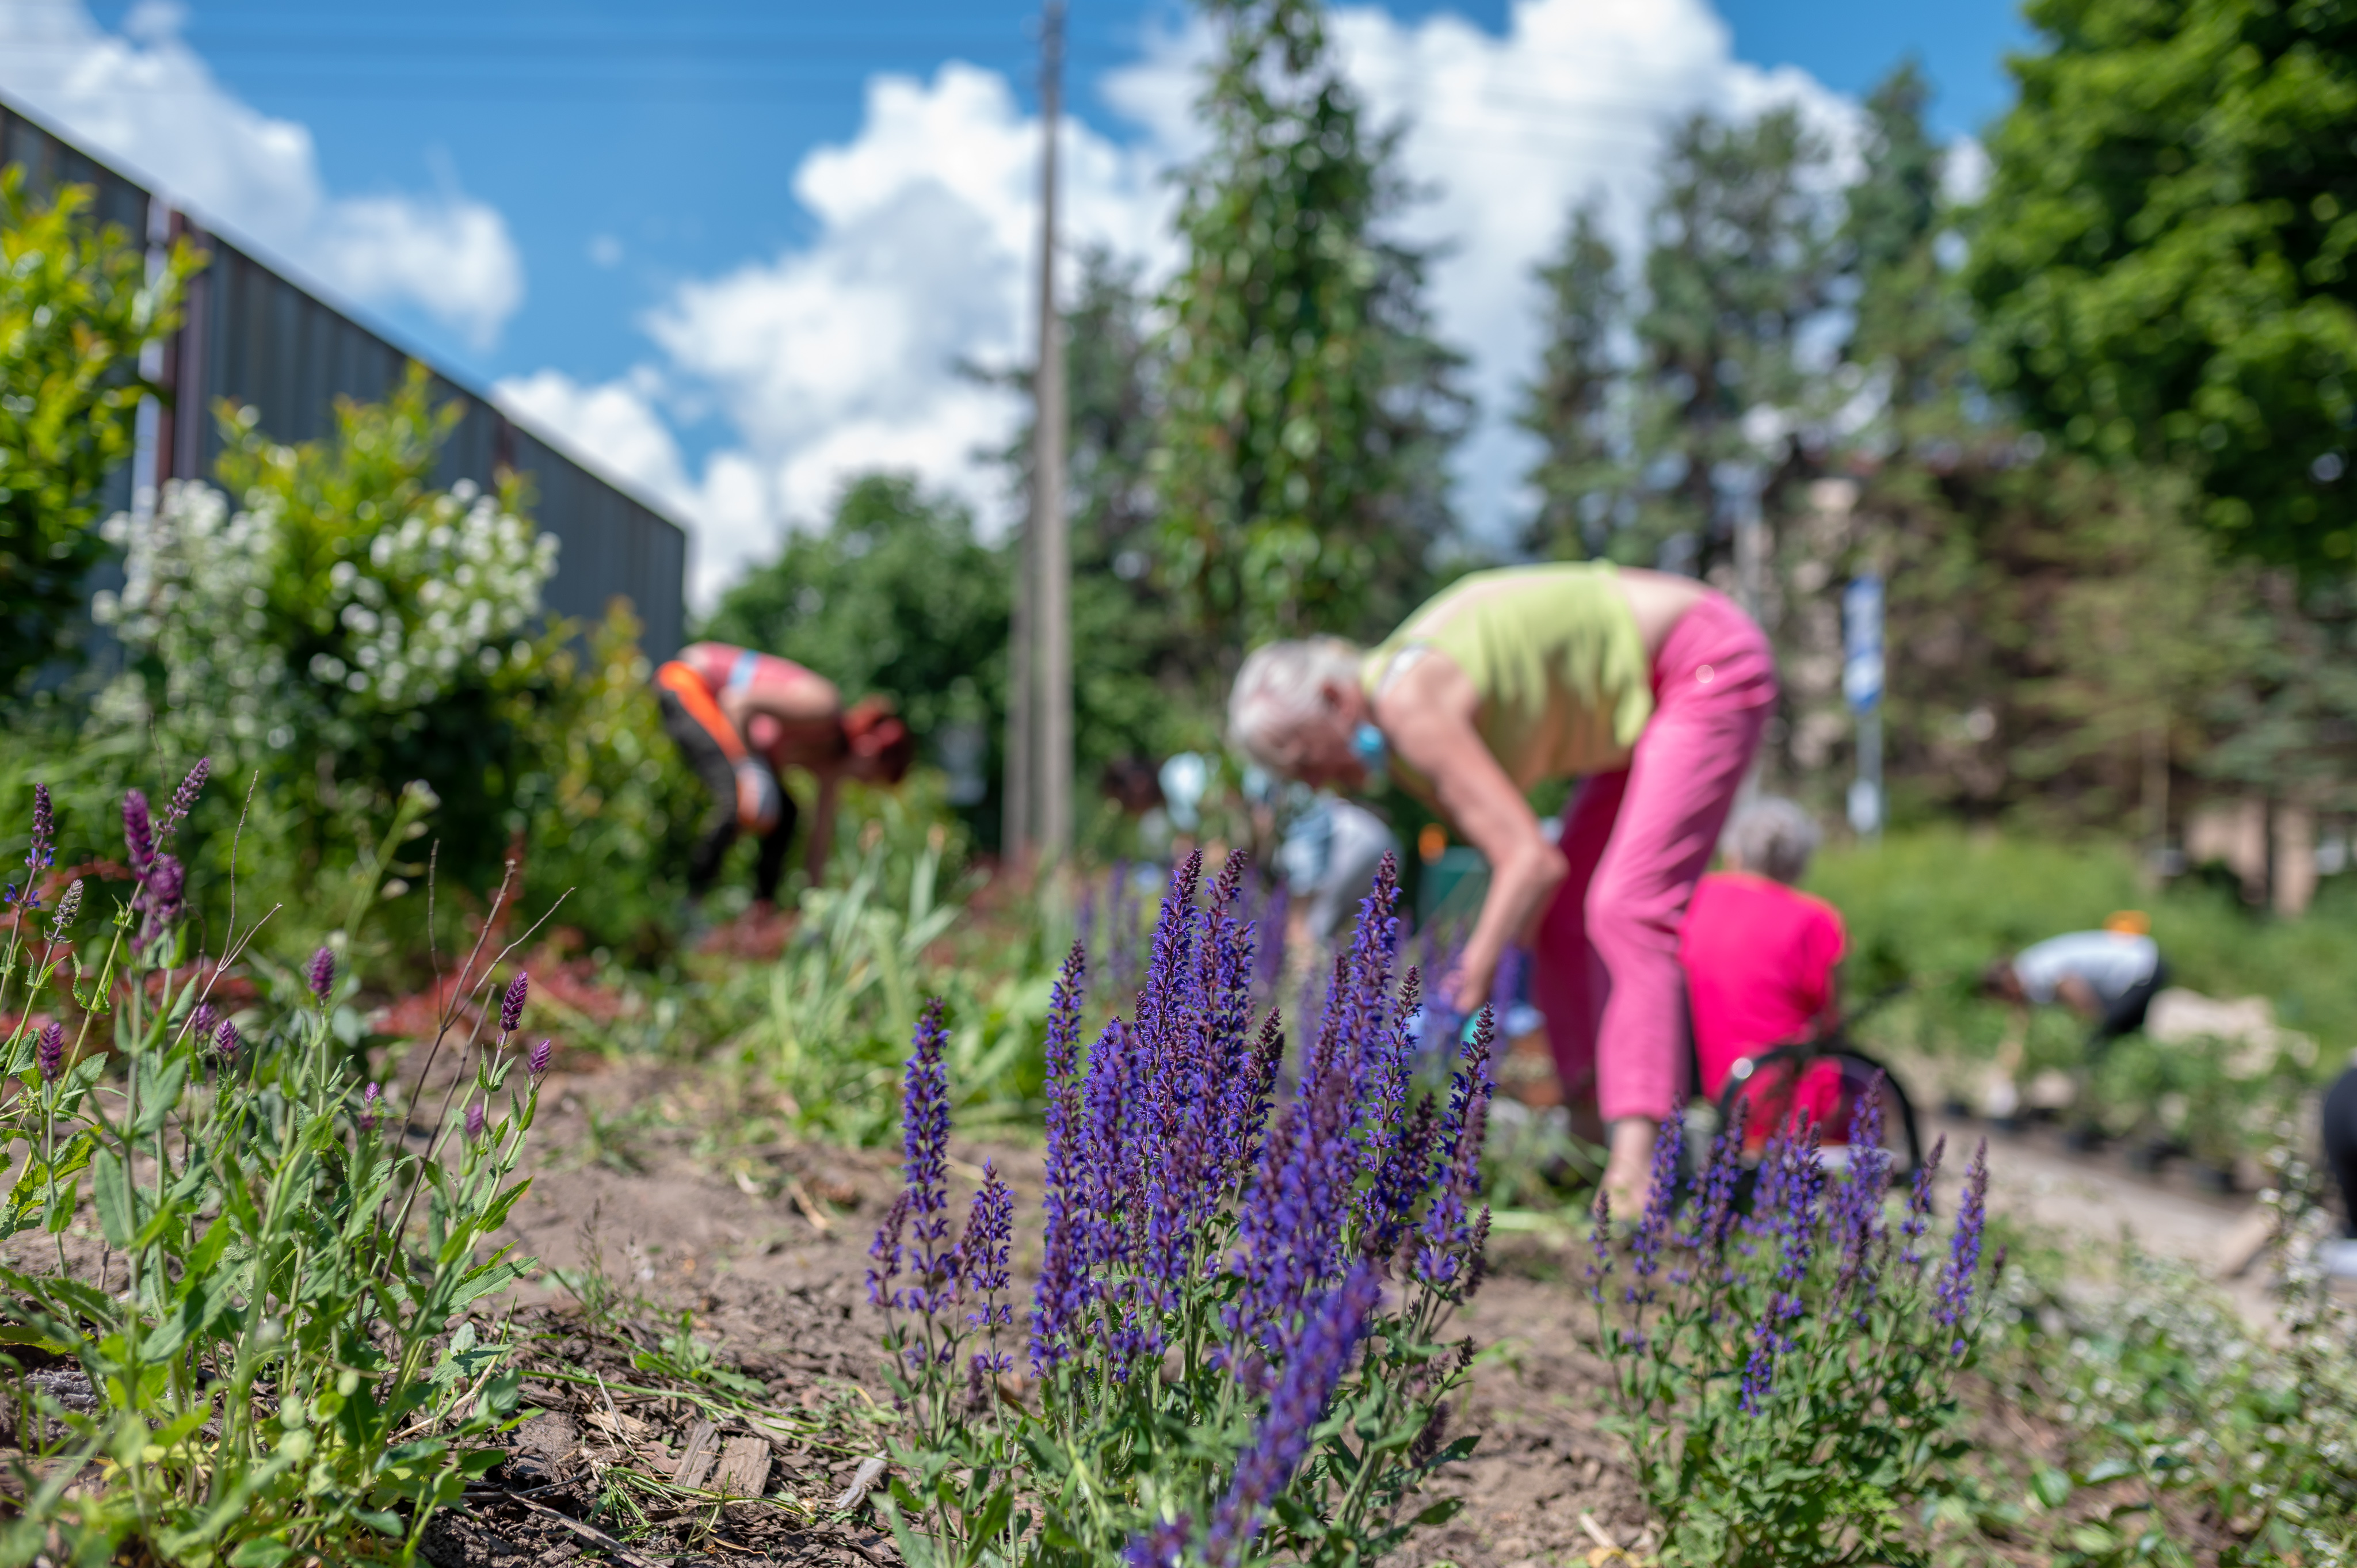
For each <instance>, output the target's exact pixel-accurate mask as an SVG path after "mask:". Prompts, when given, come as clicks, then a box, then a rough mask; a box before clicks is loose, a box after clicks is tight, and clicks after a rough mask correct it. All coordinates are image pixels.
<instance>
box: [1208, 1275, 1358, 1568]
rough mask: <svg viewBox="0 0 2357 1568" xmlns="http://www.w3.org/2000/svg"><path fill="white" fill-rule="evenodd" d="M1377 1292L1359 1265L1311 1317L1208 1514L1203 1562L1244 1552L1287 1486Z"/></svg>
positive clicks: (1222, 1564) (1216, 1562)
mask: <svg viewBox="0 0 2357 1568" xmlns="http://www.w3.org/2000/svg"><path fill="white" fill-rule="evenodd" d="M1382 1294H1383V1287H1382V1284H1381V1282H1380V1281H1379V1280H1378V1279H1377V1278H1376V1275H1375V1272H1374V1270H1372V1269H1371V1268H1369V1267H1367V1266H1366V1265H1365V1264H1364V1263H1361V1264H1358V1265H1356V1266H1354V1267H1353V1268H1352V1269H1351V1273H1350V1274H1349V1275H1348V1276H1347V1277H1346V1278H1345V1279H1344V1280H1343V1282H1342V1283H1341V1284H1340V1286H1338V1287H1337V1288H1335V1289H1333V1290H1331V1291H1329V1292H1328V1293H1327V1294H1326V1297H1325V1299H1324V1300H1323V1301H1322V1302H1320V1303H1319V1304H1318V1306H1317V1308H1316V1310H1315V1311H1314V1313H1313V1314H1312V1315H1311V1316H1310V1319H1309V1322H1308V1326H1307V1327H1306V1328H1305V1329H1304V1331H1303V1333H1302V1336H1301V1339H1300V1342H1299V1344H1298V1345H1297V1347H1296V1348H1295V1351H1294V1354H1293V1355H1292V1356H1291V1357H1290V1358H1289V1359H1287V1360H1286V1367H1285V1372H1284V1376H1283V1377H1282V1378H1281V1379H1280V1380H1278V1382H1277V1386H1276V1391H1275V1393H1274V1394H1272V1395H1271V1396H1270V1398H1269V1402H1268V1413H1267V1414H1266V1415H1265V1416H1264V1417H1262V1419H1261V1423H1260V1430H1259V1432H1258V1433H1257V1434H1255V1435H1254V1440H1253V1445H1252V1447H1251V1448H1250V1449H1248V1450H1246V1451H1245V1453H1244V1455H1243V1457H1242V1458H1241V1459H1239V1460H1237V1462H1236V1469H1235V1476H1234V1478H1233V1479H1232V1481H1231V1482H1230V1483H1229V1486H1228V1491H1227V1495H1226V1496H1225V1497H1223V1498H1221V1499H1220V1506H1219V1508H1218V1509H1217V1510H1216V1511H1214V1512H1213V1514H1212V1515H1211V1529H1210V1530H1209V1531H1207V1532H1206V1535H1205V1538H1204V1542H1203V1560H1204V1561H1205V1562H1206V1563H1210V1564H1211V1565H1212V1568H1227V1565H1229V1564H1232V1563H1237V1562H1238V1561H1240V1560H1241V1559H1242V1558H1243V1556H1244V1555H1245V1554H1246V1552H1248V1551H1249V1550H1250V1548H1251V1546H1252V1542H1253V1539H1254V1537H1255V1536H1256V1535H1258V1534H1259V1533H1260V1527H1261V1521H1262V1520H1263V1519H1264V1518H1265V1516H1266V1514H1267V1511H1268V1508H1269V1505H1270V1504H1271V1503H1273V1502H1274V1501H1275V1499H1276V1498H1277V1496H1278V1495H1279V1494H1280V1493H1282V1492H1283V1491H1284V1490H1285V1488H1286V1487H1287V1486H1289V1485H1291V1484H1292V1481H1293V1476H1294V1472H1295V1471H1296V1470H1297V1469H1298V1468H1299V1467H1300V1465H1301V1461H1302V1458H1303V1456H1304V1455H1307V1454H1308V1451H1309V1435H1310V1433H1311V1432H1312V1431H1313V1430H1314V1429H1315V1428H1316V1427H1317V1425H1318V1422H1320V1421H1321V1420H1323V1419H1324V1418H1325V1415H1326V1409H1327V1406H1328V1405H1329V1404H1331V1403H1332V1402H1333V1399H1334V1391H1335V1389H1336V1387H1337V1386H1339V1385H1340V1382H1341V1380H1342V1375H1343V1374H1344V1373H1345V1372H1346V1371H1348V1370H1349V1369H1350V1366H1351V1358H1352V1357H1353V1356H1355V1355H1356V1354H1357V1353H1358V1348H1359V1341H1360V1339H1361V1337H1363V1336H1364V1335H1365V1333H1366V1330H1367V1316H1368V1314H1370V1313H1372V1311H1373V1310H1374V1308H1375V1304H1376V1302H1377V1301H1378V1300H1380V1299H1381V1297H1382Z"/></svg>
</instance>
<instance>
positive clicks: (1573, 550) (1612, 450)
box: [1517, 207, 1629, 561]
mask: <svg viewBox="0 0 2357 1568" xmlns="http://www.w3.org/2000/svg"><path fill="white" fill-rule="evenodd" d="M1538 279H1539V282H1540V284H1541V285H1543V286H1544V288H1545V290H1546V306H1545V310H1546V314H1545V317H1544V325H1543V327H1542V330H1543V331H1544V334H1545V339H1546V345H1547V346H1546V351H1545V353H1544V355H1543V356H1542V358H1541V360H1540V369H1539V379H1538V380H1537V381H1535V382H1534V383H1533V384H1532V385H1531V387H1530V389H1529V391H1528V393H1527V395H1526V397H1525V399H1524V402H1523V410H1522V413H1521V414H1520V415H1519V416H1518V419H1517V423H1518V424H1521V425H1522V427H1523V429H1525V430H1527V431H1529V432H1530V433H1531V434H1532V435H1535V436H1537V437H1538V438H1539V440H1540V442H1541V443H1543V444H1544V453H1543V455H1542V456H1540V458H1539V461H1538V463H1537V464H1536V465H1535V466H1534V467H1533V468H1532V469H1531V472H1530V481H1531V484H1532V486H1533V487H1534V489H1537V491H1538V492H1539V508H1538V512H1537V514H1536V515H1535V516H1534V517H1533V518H1532V520H1531V522H1530V526H1529V529H1528V531H1527V532H1526V533H1525V534H1524V536H1523V544H1524V547H1525V548H1526V549H1528V550H1529V551H1530V552H1531V553H1533V554H1534V555H1539V556H1544V557H1549V558H1552V559H1555V560H1559V561H1577V560H1580V559H1582V558H1584V557H1586V556H1589V555H1593V554H1596V553H1598V552H1599V551H1601V550H1602V549H1603V547H1604V543H1605V541H1606V540H1607V538H1608V537H1609V534H1610V532H1611V528H1612V525H1613V521H1614V513H1615V512H1616V510H1618V509H1619V504H1620V501H1621V500H1622V499H1623V497H1624V496H1625V495H1626V493H1627V489H1628V483H1629V474H1628V471H1627V465H1626V462H1625V460H1624V457H1623V452H1624V450H1625V445H1626V444H1625V441H1623V440H1619V439H1616V431H1615V429H1614V424H1613V421H1614V416H1615V414H1616V413H1617V412H1619V405H1620V391H1621V388H1622V385H1623V375H1622V369H1621V367H1620V365H1619V364H1617V363H1615V362H1614V349H1615V344H1614V337H1615V335H1616V334H1617V333H1619V332H1620V331H1621V330H1623V329H1624V328H1626V327H1627V325H1628V317H1627V312H1628V298H1627V295H1626V292H1625V291H1624V290H1623V289H1622V287H1621V285H1620V261H1619V258H1618V257H1617V256H1615V255H1614V254H1613V252H1612V243H1611V242H1610V241H1609V240H1607V239H1606V238H1605V237H1604V231H1603V226H1602V224H1601V222H1600V221H1599V220H1598V216H1597V212H1596V209H1594V208H1593V207H1583V208H1581V209H1578V210H1577V212H1574V213H1573V214H1572V219H1571V227H1570V230H1569V231H1567V232H1566V235H1565V236H1564V243H1563V250H1562V251H1561V252H1560V253H1558V254H1557V256H1556V257H1555V260H1554V261H1552V262H1549V263H1546V264H1545V265H1544V266H1541V267H1540V268H1539V269H1538Z"/></svg>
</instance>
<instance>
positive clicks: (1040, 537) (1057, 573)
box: [1029, 0, 1072, 861]
mask: <svg viewBox="0 0 2357 1568" xmlns="http://www.w3.org/2000/svg"><path fill="white" fill-rule="evenodd" d="M1063 63H1064V6H1063V0H1047V3H1046V6H1045V8H1044V10H1043V11H1042V13H1041V16H1040V20H1039V125H1040V135H1041V146H1040V149H1039V370H1038V372H1037V378H1036V380H1035V381H1034V383H1033V392H1034V397H1035V400H1036V408H1035V410H1034V420H1033V428H1032V449H1031V533H1030V541H1031V550H1030V552H1029V553H1030V555H1031V558H1032V565H1033V568H1034V570H1035V571H1036V572H1037V574H1038V576H1037V579H1036V582H1035V584H1034V585H1033V590H1032V595H1031V607H1032V609H1033V611H1034V626H1035V628H1036V639H1037V640H1036V641H1035V643H1034V645H1033V647H1034V651H1035V664H1036V671H1037V679H1038V695H1037V700H1036V703H1035V704H1034V706H1033V708H1032V713H1031V717H1032V721H1033V726H1034V730H1035V734H1036V736H1037V739H1038V745H1039V763H1038V770H1037V772H1036V773H1035V774H1034V776H1033V777H1034V778H1035V779H1036V780H1037V784H1036V787H1037V789H1038V790H1039V850H1040V853H1041V854H1044V855H1045V856H1046V857H1047V858H1048V859H1049V860H1051V861H1052V860H1060V859H1061V858H1062V857H1063V856H1065V855H1066V854H1070V853H1071V848H1072V616H1071V596H1072V552H1071V521H1070V520H1069V519H1068V518H1066V517H1065V515H1064V440H1065V428H1064V425H1065V412H1064V334H1063V318H1062V317H1061V316H1060V314H1059V313H1058V311H1057V309H1056V131H1057V122H1058V120H1059V119H1060V114H1061V107H1062V102H1061V101H1062V81H1061V78H1062V75H1063Z"/></svg>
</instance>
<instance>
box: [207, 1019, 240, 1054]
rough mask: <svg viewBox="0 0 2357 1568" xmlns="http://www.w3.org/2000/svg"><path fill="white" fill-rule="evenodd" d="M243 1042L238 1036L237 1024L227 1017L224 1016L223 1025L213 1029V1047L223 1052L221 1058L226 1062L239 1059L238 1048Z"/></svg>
mask: <svg viewBox="0 0 2357 1568" xmlns="http://www.w3.org/2000/svg"><path fill="white" fill-rule="evenodd" d="M242 1043H243V1042H242V1041H241V1040H240V1039H239V1038H238V1034H237V1025H236V1024H234V1023H233V1022H231V1020H229V1019H227V1018H223V1019H222V1020H221V1027H220V1028H218V1029H215V1030H214V1031H213V1049H215V1050H217V1051H219V1052H220V1053H221V1060H223V1061H225V1062H233V1061H235V1060H237V1048H238V1047H239V1046H240V1045H241V1044H242Z"/></svg>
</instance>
